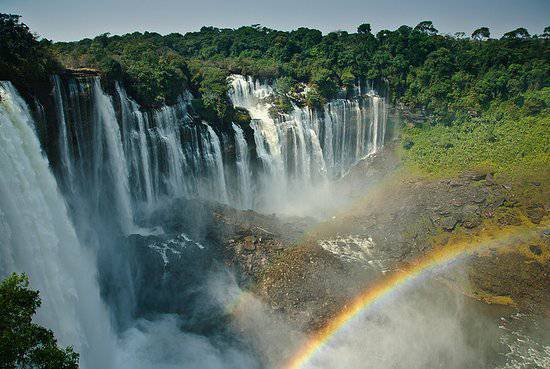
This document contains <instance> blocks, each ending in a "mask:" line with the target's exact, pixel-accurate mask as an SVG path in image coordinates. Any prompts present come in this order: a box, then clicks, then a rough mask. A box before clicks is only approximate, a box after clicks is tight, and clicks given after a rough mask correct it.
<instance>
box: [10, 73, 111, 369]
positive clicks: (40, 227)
mask: <svg viewBox="0 0 550 369" xmlns="http://www.w3.org/2000/svg"><path fill="white" fill-rule="evenodd" d="M33 125H34V123H33V121H32V118H31V115H30V113H29V110H28V107H27V106H26V104H25V103H24V101H23V100H22V99H21V97H20V96H19V95H18V94H17V92H16V91H15V89H14V88H13V86H12V85H11V84H10V83H9V82H0V172H1V173H2V175H1V176H0V252H1V255H2V257H1V259H0V273H1V274H2V275H3V276H5V275H7V274H8V273H11V272H25V273H27V274H28V275H29V278H30V282H31V287H32V288H34V289H38V290H39V291H40V297H41V298H42V307H41V308H40V309H39V311H38V313H37V316H36V320H37V321H38V322H39V323H41V324H44V325H45V326H46V327H48V328H50V329H52V330H53V331H54V332H55V334H56V337H57V338H58V339H59V341H60V343H61V344H62V345H74V347H75V350H76V351H77V352H80V354H81V366H82V367H83V368H88V369H96V368H109V367H110V363H111V361H112V350H113V344H114V340H113V338H112V335H111V329H110V324H109V317H108V314H107V313H106V310H105V307H104V306H103V304H102V302H101V299H100V295H99V289H98V286H97V283H96V280H95V279H96V274H97V271H96V269H95V265H94V260H95V257H94V256H93V255H91V253H90V252H88V250H86V249H84V248H83V247H82V246H81V245H80V243H79V241H78V239H77V237H76V233H75V230H74V228H73V226H72V224H71V221H70V220H69V217H68V215H67V209H66V207H65V202H64V201H63V198H62V196H61V194H60V193H59V191H58V188H57V184H56V181H55V179H54V176H53V175H52V173H51V172H50V169H49V166H48V161H47V159H46V158H45V157H44V156H43V155H42V152H41V149H40V143H39V142H38V139H37V137H36V134H35V132H34V130H33V129H32V127H33Z"/></svg>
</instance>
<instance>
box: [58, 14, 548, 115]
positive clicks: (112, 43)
mask: <svg viewBox="0 0 550 369" xmlns="http://www.w3.org/2000/svg"><path fill="white" fill-rule="evenodd" d="M489 36H490V31H489V29H488V28H486V27H481V28H479V29H477V30H475V31H474V32H473V33H472V38H471V39H470V38H464V37H461V36H460V35H459V36H455V37H453V36H447V35H439V34H438V31H437V29H436V28H435V27H434V25H433V24H432V22H430V21H424V22H421V23H419V24H418V25H417V26H416V27H414V28H412V27H409V26H401V27H399V28H398V29H397V30H395V31H389V30H383V31H380V32H378V33H377V34H376V35H373V34H372V33H371V27H370V25H369V24H362V25H360V26H359V27H358V32H357V33H348V32H343V31H339V32H332V33H329V34H327V35H324V36H323V35H322V34H321V32H320V31H318V30H314V29H308V28H299V29H297V30H294V31H291V32H284V31H276V30H273V29H269V28H265V27H260V26H258V25H253V26H247V27H241V28H238V29H219V28H214V27H203V28H202V29H201V30H200V31H199V32H191V33H187V34H185V35H180V34H177V33H173V34H169V35H166V36H161V35H159V34H157V33H149V32H146V33H143V34H142V33H132V34H127V35H124V36H111V37H109V36H108V35H101V36H98V37H96V38H94V39H93V40H91V39H84V40H82V41H78V42H70V43H55V44H53V45H52V46H51V50H52V52H53V53H54V54H55V55H56V56H57V58H58V59H59V60H60V62H61V63H62V64H63V65H65V66H69V67H96V68H99V69H101V70H102V71H103V72H104V73H106V74H108V75H117V74H121V78H124V79H126V80H127V82H128V83H127V85H129V86H131V87H132V89H133V92H134V96H136V98H138V100H140V102H142V103H145V104H148V105H151V104H153V105H154V104H155V103H157V102H158V103H161V102H168V103H169V102H171V101H173V100H174V99H175V97H176V96H177V94H178V93H179V92H180V90H179V89H178V88H177V87H181V86H184V85H186V84H187V85H189V87H190V88H191V89H192V90H193V92H194V93H195V94H197V96H199V97H202V100H203V101H202V106H203V107H204V108H206V109H208V110H210V111H211V112H214V113H215V115H217V116H218V117H219V118H222V119H223V118H224V117H225V118H227V117H229V116H230V115H231V114H229V113H230V110H231V108H230V106H229V102H228V101H227V96H226V90H227V85H226V81H225V78H226V77H227V76H228V75H229V74H231V73H240V74H246V75H253V76H255V77H257V78H263V79H276V78H281V77H284V78H285V84H286V85H297V84H298V83H304V84H308V85H309V87H310V89H309V91H310V92H309V93H308V95H307V96H306V98H305V101H303V102H305V103H307V104H308V105H311V106H313V105H318V104H321V103H323V102H325V101H326V100H327V99H330V98H333V97H335V96H336V94H337V93H338V92H339V91H340V89H341V88H350V87H352V86H353V85H354V84H355V83H357V81H358V80H379V81H381V80H386V81H387V83H388V87H389V90H390V91H391V93H392V99H393V100H394V101H395V102H400V103H402V104H404V105H405V106H406V107H407V108H410V109H420V108H422V109H424V111H425V113H426V114H428V115H430V116H431V117H432V118H433V119H435V120H438V121H441V122H450V121H452V120H454V119H456V118H457V116H459V115H464V114H465V115H467V116H477V115H479V114H481V113H482V112H483V111H484V110H485V109H487V108H488V107H489V105H490V104H491V102H492V101H493V100H495V99H503V100H505V99H510V98H514V97H516V96H518V95H519V94H521V93H523V92H525V91H527V90H529V89H539V88H542V87H544V86H548V85H549V82H550V77H549V76H550V65H549V63H548V60H550V42H549V40H548V35H547V34H546V33H544V34H542V35H540V36H530V35H529V34H528V33H527V31H526V30H525V29H523V28H518V29H516V30H514V31H511V32H508V33H506V34H505V35H504V36H503V38H502V39H500V40H495V39H489ZM287 91H288V89H287ZM281 96H284V94H282V95H281ZM278 103H279V106H280V107H281V109H282V110H285V109H287V108H288V100H287V99H285V98H282V99H281V100H280V101H279V102H278Z"/></svg>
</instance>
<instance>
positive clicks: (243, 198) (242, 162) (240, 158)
mask: <svg viewBox="0 0 550 369" xmlns="http://www.w3.org/2000/svg"><path fill="white" fill-rule="evenodd" d="M232 126H233V131H234V132H235V145H236V165H237V172H238V173H237V179H238V182H239V198H240V207H241V208H242V209H251V208H252V205H253V188H252V172H251V170H250V155H249V153H248V144H247V142H246V139H245V137H244V132H243V130H242V128H241V127H239V126H238V125H236V124H232Z"/></svg>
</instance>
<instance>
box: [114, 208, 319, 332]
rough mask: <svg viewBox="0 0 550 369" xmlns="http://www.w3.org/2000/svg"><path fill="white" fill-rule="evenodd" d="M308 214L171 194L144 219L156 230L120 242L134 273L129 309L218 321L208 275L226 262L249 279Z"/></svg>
mask: <svg viewBox="0 0 550 369" xmlns="http://www.w3.org/2000/svg"><path fill="white" fill-rule="evenodd" d="M310 221H311V220H308V219H297V218H296V219H290V220H282V219H280V218H277V217H275V216H265V215H260V214H258V213H256V212H253V211H241V210H236V209H233V208H230V207H227V206H225V205H221V204H218V203H213V202H206V201H199V200H186V199H179V200H176V201H173V202H172V203H170V204H168V205H167V206H166V207H164V208H162V209H159V210H157V211H156V212H155V213H154V214H153V215H152V216H151V219H148V220H144V221H143V226H144V228H147V229H154V230H157V232H156V234H149V235H139V234H134V235H130V236H129V237H127V238H126V239H125V240H124V242H123V251H122V252H123V257H121V260H123V262H124V263H126V265H125V266H124V267H121V268H120V269H121V270H127V271H128V273H129V275H130V280H131V281H132V283H131V285H132V286H133V291H126V292H127V293H132V295H133V300H134V302H135V304H134V305H135V307H134V310H133V312H132V315H133V317H134V318H135V317H147V316H149V315H154V314H157V313H173V314H178V315H179V316H180V317H182V318H183V321H184V322H186V324H188V326H186V327H185V328H186V329H187V330H189V331H194V330H195V331H196V330H200V331H204V330H211V329H218V328H220V327H221V326H222V325H221V324H219V323H220V322H221V321H222V320H223V319H225V315H226V314H227V312H225V311H223V310H222V309H221V308H220V306H219V305H217V304H216V303H214V302H213V301H212V296H211V295H210V291H209V290H208V282H209V278H212V276H213V275H214V274H215V273H219V272H220V271H222V270H224V269H227V268H229V269H231V270H233V271H234V272H236V275H237V276H238V277H239V280H240V282H241V284H242V285H243V286H247V285H249V284H250V283H253V282H254V281H256V280H257V278H258V276H259V274H260V273H261V272H262V271H263V270H264V269H265V268H266V265H267V263H268V261H269V260H272V259H273V258H275V257H276V255H277V254H278V253H280V252H281V251H282V250H284V249H285V248H287V247H289V245H291V244H292V243H293V242H294V241H295V240H296V239H297V238H298V237H300V236H301V235H302V234H303V230H304V229H305V227H307V226H308V225H309V224H310V223H309V222H310ZM113 279H116V278H113ZM108 285H109V286H110V289H111V291H110V293H111V294H112V295H117V294H120V293H122V291H120V290H119V289H117V283H116V280H113V281H110V282H108ZM128 308H129V307H120V309H128ZM122 320H123V319H122Z"/></svg>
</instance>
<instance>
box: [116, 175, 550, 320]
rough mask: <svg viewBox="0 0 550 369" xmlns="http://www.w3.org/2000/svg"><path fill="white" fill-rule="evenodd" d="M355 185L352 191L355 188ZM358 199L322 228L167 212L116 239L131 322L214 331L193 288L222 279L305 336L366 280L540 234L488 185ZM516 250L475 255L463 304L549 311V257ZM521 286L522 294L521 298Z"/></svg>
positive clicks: (204, 209)
mask: <svg viewBox="0 0 550 369" xmlns="http://www.w3.org/2000/svg"><path fill="white" fill-rule="evenodd" d="M374 169H375V170H374V171H372V169H371V172H374V173H376V172H377V171H378V172H383V170H384V169H383V168H382V169H380V168H379V167H376V166H374ZM361 175H363V174H361ZM350 176H352V178H353V176H356V174H354V173H350ZM355 180H357V181H358V182H356V183H355V184H354V185H353V187H355V186H356V185H357V183H359V181H360V179H357V177H355V178H353V181H355ZM363 180H364V178H363ZM353 181H352V182H353ZM343 188H344V189H345V186H344V187H343ZM355 190H356V191H357V189H356V188H355ZM366 190H367V189H366ZM365 195H366V196H365V197H364V198H363V199H361V200H359V201H357V200H355V202H354V203H352V204H351V206H350V207H349V210H348V211H346V212H340V213H338V214H336V215H334V216H333V217H330V218H329V219H328V220H326V221H324V222H321V223H316V221H314V220H313V219H308V218H296V217H295V218H282V217H277V216H275V215H262V214H258V213H256V212H253V211H241V210H235V209H232V208H230V207H227V206H224V205H220V204H217V203H213V202H203V201H197V200H183V199H182V200H177V201H174V202H172V203H171V204H169V205H168V206H166V207H165V208H163V209H161V210H159V211H157V212H156V213H155V214H154V215H153V216H152V217H151V220H149V221H148V222H146V224H145V225H146V226H147V227H149V228H154V227H162V229H163V233H162V235H149V236H139V235H133V236H131V237H129V238H128V239H127V245H126V246H127V249H128V250H129V251H128V254H129V255H128V260H130V261H129V262H130V264H131V268H130V270H131V271H132V272H131V273H133V275H134V280H135V286H136V292H135V294H136V300H137V303H136V305H137V306H138V307H139V309H137V311H136V314H137V315H147V314H148V313H150V312H170V313H177V314H179V315H180V316H184V317H187V318H188V321H190V322H191V323H189V324H190V327H187V329H190V330H192V329H194V327H200V329H214V327H216V326H219V325H216V322H219V321H221V320H223V319H226V317H225V314H226V312H223V311H219V310H216V307H215V306H214V305H213V304H212V303H209V299H211V297H210V296H208V294H207V291H205V290H204V289H201V288H200V286H204V285H205V284H207V281H208V278H209V275H210V274H211V273H213V272H215V271H216V270H219V269H222V268H229V269H231V270H233V271H234V272H235V273H236V276H237V279H238V282H239V284H240V286H241V287H242V288H245V289H248V290H249V291H252V292H254V293H255V294H256V295H257V296H259V297H260V298H261V299H262V300H263V301H264V302H266V303H267V305H268V306H270V307H271V308H272V310H273V311H275V312H277V313H280V314H282V315H283V316H284V317H286V318H287V319H288V320H289V321H290V322H291V323H292V324H293V325H294V326H296V327H300V328H302V329H303V330H306V331H309V330H315V329H318V328H320V327H321V326H322V325H323V324H324V323H325V322H326V321H327V320H329V319H330V318H331V317H332V316H334V314H336V313H337V312H338V311H339V310H340V309H341V308H342V307H343V306H344V305H345V304H346V303H347V302H348V301H349V300H350V299H351V298H353V297H354V296H355V295H356V294H357V293H359V292H360V291H361V290H363V289H364V288H365V287H366V286H368V285H369V284H370V283H371V282H372V281H373V280H375V279H377V278H380V277H381V276H383V274H384V273H387V272H391V271H392V270H393V269H395V268H398V267H399V266H400V265H402V264H403V263H407V262H409V261H410V260H413V259H415V258H417V257H418V256H420V255H422V254H424V253H425V252H427V251H428V250H429V249H430V248H432V247H434V246H438V245H440V244H441V245H444V244H445V243H446V242H447V241H448V240H449V239H452V238H453V237H456V236H457V235H459V234H469V233H473V232H477V231H478V230H479V229H480V228H482V227H485V224H488V223H491V224H494V225H495V226H497V227H500V226H507V227H509V226H510V225H514V224H520V223H522V224H523V223H525V222H530V223H531V224H539V223H541V222H544V221H545V217H546V211H545V208H544V206H542V205H529V206H523V205H521V204H520V203H519V202H518V200H517V199H516V198H515V196H514V194H513V193H512V192H511V190H510V188H508V187H507V186H503V185H500V184H498V183H497V182H496V181H495V180H494V179H493V178H492V176H487V175H485V176H483V177H482V176H472V175H469V174H468V175H465V176H462V177H458V178H454V179H452V180H449V179H444V180H426V179H418V178H411V177H400V176H393V177H391V178H389V179H388V178H386V179H383V182H382V185H380V186H375V187H373V188H369V189H368V192H365ZM541 237H543V236H541ZM542 239H544V240H545V239H546V238H544V237H543V238H541V240H542ZM434 240H438V242H439V243H438V244H437V245H435V244H434ZM522 247H523V249H522V250H523V251H522V252H521V253H519V251H517V250H516V251H517V252H516V251H514V250H512V252H509V253H506V254H505V255H503V256H500V257H498V258H495V257H494V255H493V256H491V255H478V257H476V258H475V259H474V260H473V261H472V263H471V265H470V267H469V274H470V283H471V285H472V286H473V288H474V289H475V290H476V292H475V293H474V294H473V295H476V296H479V297H480V298H481V299H483V300H485V301H489V300H490V298H488V297H487V296H492V295H494V296H500V297H502V296H508V297H506V299H501V300H503V301H504V300H505V301H513V302H514V306H519V307H521V308H522V309H523V308H525V309H529V308H531V307H533V306H542V307H543V309H546V308H545V307H544V306H546V307H547V306H550V303H549V302H548V301H547V298H545V297H544V296H546V297H547V296H548V291H546V290H545V288H546V287H545V286H544V284H543V283H542V282H540V281H543V280H547V278H548V273H549V271H548V267H547V266H544V264H545V263H544V262H543V261H544V260H547V258H548V253H549V252H550V250H549V247H548V245H546V244H545V243H544V242H542V241H541V242H539V243H537V244H532V245H526V246H522ZM526 265H527V266H526ZM532 278H535V279H537V282H536V283H532ZM526 285H528V286H531V287H532V290H531V291H530V292H525V291H524V290H525V286H526ZM531 287H530V288H531ZM522 291H523V292H522ZM541 291H542V292H541ZM497 300H498V299H493V300H491V301H497ZM195 306H200V309H199V308H195ZM205 327H206V328H205Z"/></svg>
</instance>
